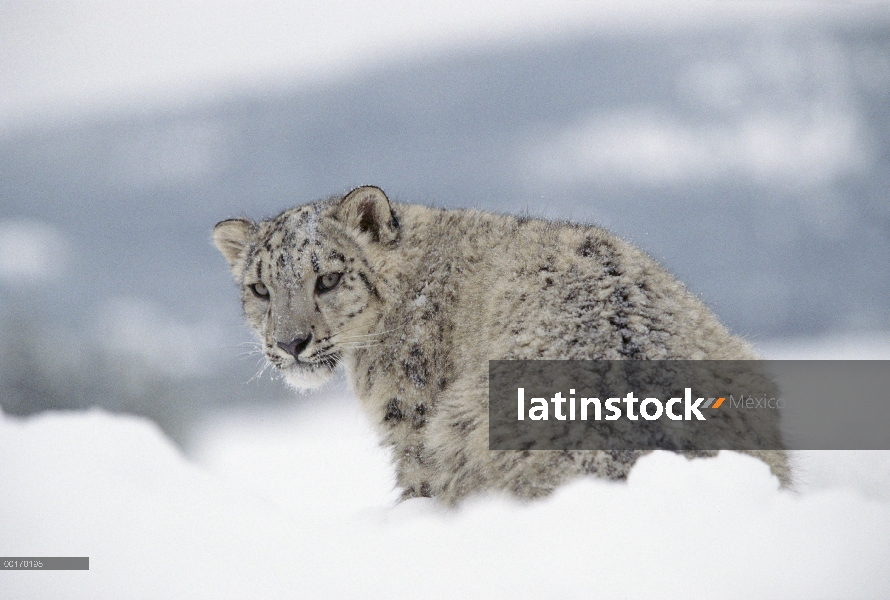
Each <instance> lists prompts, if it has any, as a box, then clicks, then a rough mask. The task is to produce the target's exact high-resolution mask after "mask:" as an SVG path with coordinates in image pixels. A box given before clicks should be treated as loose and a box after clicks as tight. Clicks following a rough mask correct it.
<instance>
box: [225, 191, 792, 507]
mask: <svg viewBox="0 0 890 600" xmlns="http://www.w3.org/2000/svg"><path fill="white" fill-rule="evenodd" d="M214 240H215V242H216V245H217V247H218V248H219V249H220V251H221V252H222V253H223V255H224V256H225V257H226V259H227V260H228V262H229V264H230V266H231V268H232V273H233V274H234V276H235V279H236V280H237V281H238V283H239V284H240V287H241V298H242V302H243V304H244V312H245V314H246V316H247V320H248V322H249V323H250V325H251V326H252V327H253V328H254V329H255V330H256V331H257V332H258V333H259V335H260V338H261V339H262V340H263V350H264V352H265V355H266V358H267V359H268V360H269V362H270V363H271V364H272V365H274V366H275V367H277V368H278V369H280V371H281V372H282V374H283V375H284V377H285V378H286V380H287V381H288V382H289V383H290V384H291V385H293V386H294V387H296V388H309V387H314V386H317V385H319V384H321V383H323V382H324V381H325V380H327V379H328V378H329V377H330V376H331V374H332V372H333V370H334V369H335V368H336V367H337V366H338V365H342V366H343V367H344V368H345V372H346V375H347V377H348V379H349V382H350V385H351V387H352V388H353V390H354V391H355V394H356V396H357V397H358V398H359V400H360V402H361V403H362V405H363V407H364V409H365V410H366V412H367V414H368V415H369V416H370V418H371V420H372V421H373V422H374V423H375V424H376V426H377V429H378V431H379V433H380V435H381V438H382V440H383V443H384V444H385V445H387V446H388V447H389V448H391V449H392V455H393V459H394V463H395V466H396V470H397V475H398V477H397V481H398V485H399V486H400V487H401V489H402V490H403V497H405V498H410V497H414V496H434V497H438V498H440V499H441V500H443V501H445V502H449V503H454V502H457V501H458V500H460V499H461V498H463V497H465V496H466V495H468V494H470V493H473V492H477V491H480V490H486V489H489V490H503V491H508V492H511V493H513V494H516V495H518V496H520V497H526V498H532V497H537V496H542V495H546V494H548V493H550V492H551V491H552V490H553V489H554V488H555V487H556V486H558V485H560V484H561V483H563V482H565V481H567V480H569V479H571V478H573V477H576V476H578V475H580V474H594V475H598V476H602V477H606V478H609V479H623V478H625V477H626V476H627V474H628V472H629V470H630V468H631V467H632V466H633V464H634V462H635V461H636V459H637V458H638V456H639V455H640V453H639V452H605V451H603V452H601V451H571V452H551V451H547V452H528V451H525V452H523V451H491V450H489V449H488V408H487V402H488V400H487V390H488V378H487V377H488V374H487V365H488V361H489V360H490V359H666V358H673V359H748V358H754V355H753V353H752V352H751V350H750V348H749V347H748V346H747V345H746V344H745V343H744V342H743V341H742V340H740V339H738V338H736V337H733V336H732V335H730V334H729V333H728V332H727V331H726V329H725V328H724V327H723V326H722V325H721V324H720V323H719V322H718V321H717V319H716V318H715V317H714V315H713V314H712V313H711V312H710V311H709V310H708V309H707V308H706V307H705V306H704V305H703V304H702V303H701V302H700V301H699V300H698V299H697V298H695V296H693V295H692V294H691V293H689V292H688V291H687V290H686V289H685V287H683V285H682V284H680V283H679V282H678V281H677V280H676V279H675V278H673V277H672V276H671V275H670V274H668V273H667V272H666V271H665V270H664V269H662V268H661V267H660V266H659V265H658V264H657V263H656V262H655V261H653V260H652V259H651V258H649V257H648V256H646V255H645V254H644V253H642V252H641V251H640V250H638V249H637V248H635V247H633V246H631V245H630V244H628V243H626V242H624V241H623V240H621V239H619V238H616V237H615V236H613V235H611V234H609V233H608V232H606V231H604V230H603V229H600V228H597V227H591V226H581V225H575V224H571V223H553V222H548V221H543V220H536V219H529V218H517V217H512V216H505V215H495V214H490V213H485V212H480V211H474V210H439V209H434V208H429V207H424V206H413V205H399V204H392V203H390V202H389V200H388V199H387V198H386V196H385V195H384V193H383V192H382V191H381V190H380V189H378V188H375V187H362V188H358V189H356V190H354V191H352V192H351V193H350V194H348V195H347V196H345V197H343V198H333V199H329V200H324V201H319V202H315V203H313V204H309V205H306V206H301V207H297V208H293V209H290V210H287V211H285V212H283V213H281V214H280V215H278V216H277V217H275V218H273V219H270V220H267V221H261V222H259V223H254V222H251V221H248V220H246V219H235V220H229V221H223V222H221V223H219V224H218V225H217V226H216V229H215V230H214ZM333 273H339V274H340V279H339V283H338V284H337V286H336V287H335V288H333V289H330V290H323V289H321V288H320V287H319V284H318V281H319V278H320V277H323V276H324V275H328V274H333ZM257 283H261V284H263V285H264V286H265V289H267V290H268V297H262V296H258V295H257V294H256V293H255V292H254V291H253V289H254V288H252V286H254V285H255V284H257ZM306 336H309V337H308V338H307V337H306ZM306 339H308V341H305V340H306ZM296 342H301V343H300V344H297V343H296ZM288 348H290V349H291V350H295V349H299V352H296V354H294V353H292V352H290V351H289V350H288ZM752 454H756V455H757V456H759V457H760V458H762V459H763V460H764V461H766V462H767V463H768V464H769V465H770V467H771V468H772V470H773V472H774V473H775V474H776V475H778V476H779V478H780V479H781V480H782V481H783V482H786V483H787V481H788V480H789V478H790V471H789V468H788V464H787V459H786V456H785V454H784V453H783V452H761V453H752Z"/></svg>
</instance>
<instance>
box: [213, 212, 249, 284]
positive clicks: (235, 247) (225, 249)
mask: <svg viewBox="0 0 890 600" xmlns="http://www.w3.org/2000/svg"><path fill="white" fill-rule="evenodd" d="M251 229H253V223H251V222H250V221H248V220H247V219H229V220H228V221H220V222H219V223H217V224H216V227H214V228H213V243H214V244H216V247H217V248H219V251H220V252H222V255H223V256H225V257H226V260H227V261H229V266H230V267H232V271H233V272H234V271H235V266H236V265H237V264H238V262H239V259H240V258H242V254H243V252H244V249H245V248H247V240H248V237H249V236H250V230H251Z"/></svg>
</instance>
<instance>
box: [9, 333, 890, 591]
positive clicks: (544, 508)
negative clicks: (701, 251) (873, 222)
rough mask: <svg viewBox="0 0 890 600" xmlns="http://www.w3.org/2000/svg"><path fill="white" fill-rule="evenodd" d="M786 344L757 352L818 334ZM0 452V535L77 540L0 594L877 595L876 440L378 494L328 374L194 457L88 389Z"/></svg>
mask: <svg viewBox="0 0 890 600" xmlns="http://www.w3.org/2000/svg"><path fill="white" fill-rule="evenodd" d="M824 342H825V341H824V340H823V343H824ZM873 343H874V344H875V348H876V349H877V350H878V351H879V350H880V348H882V347H883V348H884V349H885V350H886V348H887V347H888V344H887V342H886V338H885V339H884V341H880V340H879V339H878V338H877V337H876V338H875V339H874V340H873ZM803 347H804V346H803V345H801V346H799V347H798V349H797V350H794V346H793V345H792V344H789V343H787V342H786V343H785V345H784V346H782V347H780V346H778V345H774V346H773V347H772V350H771V352H772V353H774V354H779V353H781V352H785V353H786V355H789V353H793V352H797V354H796V356H805V355H812V354H814V353H819V352H822V353H828V350H823V349H820V347H819V346H818V345H815V346H814V345H813V343H812V341H811V342H810V344H809V346H808V347H809V351H808V352H807V353H803V354H802V352H803V351H802V350H800V348H803ZM782 348H784V350H782ZM789 348H790V349H789ZM834 356H836V354H835V355H834ZM0 455H2V456H3V460H2V461H0V481H2V482H3V484H2V486H0V506H2V507H3V510H2V511H0V555H3V556H89V557H90V570H89V571H70V572H68V571H55V572H50V571H46V572H29V571H15V572H11V571H10V572H5V573H3V574H2V575H0V577H2V583H0V588H2V589H3V590H4V592H3V597H4V598H37V597H40V598H62V597H64V598H178V597H190V598H279V597H281V598H295V597H338V598H353V597H364V598H403V597H409V596H410V597H424V598H426V597H431V598H437V597H443V598H445V597H449V598H457V597H479V598H482V597H492V598H516V597H529V598H531V597H536V598H541V597H543V598H550V597H552V598H557V597H558V598H573V597H612V598H614V597H626V598H643V597H647V598H648V597H656V598H752V597H759V598H841V597H843V598H886V597H888V596H890V572H888V570H887V568H886V566H887V565H888V564H890V452H870V453H869V452H809V453H800V454H799V455H798V456H797V461H798V467H799V468H798V474H799V484H798V490H797V491H796V492H794V493H792V492H789V491H782V490H779V488H778V483H777V481H776V480H775V479H774V478H773V477H772V476H771V475H770V474H769V472H768V470H767V468H766V467H765V466H764V465H763V464H761V463H760V462H758V461H756V460H754V459H751V458H749V457H744V456H741V455H738V454H734V453H722V454H721V455H720V456H719V457H718V458H716V459H713V460H698V461H687V460H686V459H684V458H681V457H678V456H676V455H673V454H670V453H661V452H658V453H655V454H653V455H651V456H649V457H647V458H645V459H643V460H641V461H640V463H639V464H638V466H637V467H636V468H635V470H634V471H633V473H632V475H631V477H630V479H629V481H628V482H627V483H626V484H614V483H607V482H603V481H598V480H593V479H591V480H583V481H578V482H577V483H575V484H573V485H570V486H567V487H565V488H564V489H562V490H561V491H560V492H559V493H557V494H555V495H554V496H553V497H552V498H550V499H548V500H546V501H541V502H536V503H532V504H525V505H523V504H518V503H516V502H514V501H511V500H510V499H507V498H500V497H483V498H477V499H475V500H473V501H471V502H468V503H467V504H466V505H464V506H463V507H461V508H460V509H459V510H456V511H447V510H445V509H443V508H441V507H439V506H437V505H436V504H435V503H434V502H433V501H430V500H425V499H419V500H411V501H408V502H404V503H401V504H396V503H395V495H394V493H393V492H392V475H391V472H390V469H389V468H388V466H387V460H386V456H385V455H384V453H383V452H382V451H381V450H380V449H379V448H377V447H376V444H375V440H374V437H373V435H372V433H371V430H370V427H368V425H367V424H366V423H365V421H364V419H363V415H361V414H360V412H359V410H358V407H357V405H356V403H355V402H354V401H353V400H352V399H350V398H349V395H348V392H346V390H345V389H344V388H343V387H342V384H341V385H340V386H339V387H338V385H332V386H331V387H330V388H329V389H328V390H327V391H326V392H325V393H324V394H321V395H319V396H314V397H312V398H311V399H310V398H301V399H298V400H297V401H295V403H294V404H293V405H292V406H290V407H289V408H285V409H281V408H279V409H276V410H274V411H272V410H270V409H266V410H264V411H256V412H251V413H247V412H245V413H241V414H229V415H226V416H223V417H222V418H220V419H219V420H218V421H216V422H213V423H208V424H207V425H206V427H205V429H204V430H203V431H202V432H201V433H200V435H199V436H198V442H197V443H196V446H195V451H194V458H193V459H189V458H187V457H185V456H183V455H182V454H181V453H180V452H179V451H178V450H177V449H176V448H175V447H174V446H173V445H172V444H171V443H170V442H169V441H168V440H167V439H166V438H164V437H163V435H162V434H161V433H160V431H159V430H158V429H157V427H155V426H154V425H153V424H152V423H150V422H148V421H145V420H142V419H138V418H134V417H129V416H117V415H111V414H108V413H104V412H99V411H93V412H88V413H73V414H66V413H45V414H43V415H40V416H38V417H35V418H32V419H28V420H16V419H12V418H10V417H2V418H0Z"/></svg>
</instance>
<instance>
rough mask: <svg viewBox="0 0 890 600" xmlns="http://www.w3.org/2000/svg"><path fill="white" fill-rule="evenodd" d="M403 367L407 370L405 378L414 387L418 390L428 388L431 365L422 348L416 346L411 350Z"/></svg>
mask: <svg viewBox="0 0 890 600" xmlns="http://www.w3.org/2000/svg"><path fill="white" fill-rule="evenodd" d="M402 366H403V367H404V369H405V376H406V377H407V378H408V380H409V381H410V382H411V383H412V384H413V385H414V387H416V388H418V389H423V388H424V387H426V383H427V380H428V379H429V376H430V374H429V364H428V363H427V359H426V357H425V356H424V355H423V351H421V349H420V346H418V345H416V344H415V345H414V346H413V347H412V348H411V351H410V352H409V353H408V358H407V359H405V362H404V364H403V365H402Z"/></svg>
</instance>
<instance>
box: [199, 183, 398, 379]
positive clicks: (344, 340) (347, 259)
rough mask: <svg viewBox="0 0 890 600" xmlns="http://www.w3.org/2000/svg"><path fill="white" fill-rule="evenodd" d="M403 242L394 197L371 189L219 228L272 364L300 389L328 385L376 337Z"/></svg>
mask: <svg viewBox="0 0 890 600" xmlns="http://www.w3.org/2000/svg"><path fill="white" fill-rule="evenodd" d="M398 238H399V223H398V219H397V218H396V216H395V214H394V213H393V210H392V206H391V205H390V203H389V200H388V199H387V197H386V195H385V194H384V193H383V191H382V190H380V189H379V188H376V187H370V186H366V187H361V188H358V189H355V190H353V191H352V192H350V193H349V194H347V195H346V196H345V197H343V198H333V199H329V200H323V201H319V202H315V203H313V204H308V205H306V206H300V207H297V208H293V209H290V210H287V211H284V212H283V213H281V214H280V215H278V216H277V217H275V218H272V219H269V220H266V221H260V222H258V223H254V222H252V221H250V220H247V219H230V220H227V221H222V222H220V223H218V224H217V225H216V227H215V228H214V231H213V240H214V243H215V244H216V247H217V248H219V251H220V252H222V254H223V256H224V257H225V258H226V260H227V261H228V263H229V265H230V267H231V269H232V274H233V275H234V276H235V280H236V281H237V282H238V284H239V285H240V287H241V300H242V303H243V305H244V314H245V316H246V318H247V321H248V323H250V325H251V326H252V327H253V328H254V330H255V331H256V332H257V334H258V335H259V337H260V339H261V340H262V345H263V353H264V355H265V357H266V359H267V360H268V361H269V362H270V363H271V364H272V365H274V366H275V367H277V368H278V369H279V370H280V371H281V373H282V374H283V375H284V378H285V380H286V381H287V382H288V383H289V384H290V385H292V386H293V387H295V388H299V389H306V388H311V387H316V386H318V385H320V384H322V383H323V382H325V381H327V380H328V379H329V378H330V376H331V374H332V372H333V371H334V369H335V367H336V366H337V365H338V363H339V362H340V361H341V359H342V358H343V356H344V354H346V353H348V352H350V351H351V350H354V349H356V348H361V347H362V346H363V345H366V343H367V341H368V340H369V339H370V338H369V337H368V334H369V333H370V332H371V330H372V328H373V327H374V325H375V324H376V323H377V322H378V321H379V318H380V309H381V307H382V304H383V302H384V299H383V297H382V292H381V290H383V289H385V287H386V283H387V282H386V280H385V278H383V276H382V275H381V273H380V269H379V266H380V263H381V261H382V260H384V261H385V255H386V253H387V252H388V251H390V250H391V249H392V248H394V247H395V246H396V245H397V244H398Z"/></svg>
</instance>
